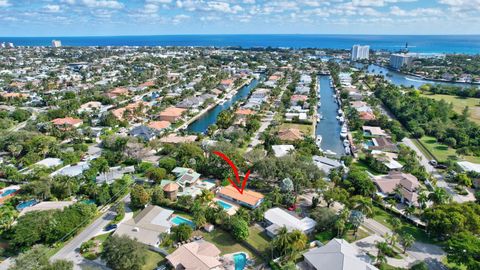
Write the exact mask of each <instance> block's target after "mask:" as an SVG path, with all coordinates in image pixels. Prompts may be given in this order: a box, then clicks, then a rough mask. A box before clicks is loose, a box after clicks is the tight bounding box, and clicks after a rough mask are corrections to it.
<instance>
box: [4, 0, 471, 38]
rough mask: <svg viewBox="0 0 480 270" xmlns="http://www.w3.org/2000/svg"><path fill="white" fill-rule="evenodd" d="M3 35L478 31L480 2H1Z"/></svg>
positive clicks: (394, 0) (243, 0) (6, 0)
mask: <svg viewBox="0 0 480 270" xmlns="http://www.w3.org/2000/svg"><path fill="white" fill-rule="evenodd" d="M0 25H2V26H1V27H0V36H10V37H19V36H21V37H28V36H31V37H40V36H58V37H61V36H118V35H122V36H125V35H177V34H178V35H182V34H372V35H375V34H378V35H384V34H390V35H422V34H425V35H442V34H445V35H448V34H466V35H468V34H480V0H350V1H347V0H297V1H291V0H270V1H265V0H216V1H208V0H131V1H126V0H0Z"/></svg>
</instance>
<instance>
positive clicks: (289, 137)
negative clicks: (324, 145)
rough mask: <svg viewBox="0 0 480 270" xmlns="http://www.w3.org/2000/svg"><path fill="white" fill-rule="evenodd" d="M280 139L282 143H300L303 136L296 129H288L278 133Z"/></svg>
mask: <svg viewBox="0 0 480 270" xmlns="http://www.w3.org/2000/svg"><path fill="white" fill-rule="evenodd" d="M278 138H279V139H280V140H281V141H290V142H291V141H299V140H303V134H302V132H301V131H300V130H298V129H296V128H286V129H281V130H280V131H278Z"/></svg>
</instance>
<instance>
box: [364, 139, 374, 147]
mask: <svg viewBox="0 0 480 270" xmlns="http://www.w3.org/2000/svg"><path fill="white" fill-rule="evenodd" d="M365 145H366V146H367V147H372V146H375V143H374V142H373V141H372V140H368V141H366V142H365Z"/></svg>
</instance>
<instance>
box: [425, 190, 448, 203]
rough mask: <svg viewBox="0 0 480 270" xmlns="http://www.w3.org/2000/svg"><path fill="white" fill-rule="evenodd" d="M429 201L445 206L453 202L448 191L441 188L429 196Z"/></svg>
mask: <svg viewBox="0 0 480 270" xmlns="http://www.w3.org/2000/svg"><path fill="white" fill-rule="evenodd" d="M428 199H430V200H431V201H432V202H433V203H434V204H445V203H447V202H449V201H450V200H451V198H450V195H449V194H448V193H447V191H446V190H445V189H443V188H439V187H436V188H435V189H434V190H433V192H432V193H430V194H428Z"/></svg>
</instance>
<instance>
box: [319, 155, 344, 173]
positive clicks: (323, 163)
mask: <svg viewBox="0 0 480 270" xmlns="http://www.w3.org/2000/svg"><path fill="white" fill-rule="evenodd" d="M312 159H313V162H314V163H315V165H317V167H318V168H319V169H320V170H321V171H323V172H324V173H326V174H329V173H330V171H331V170H332V169H335V168H339V167H341V166H342V164H341V163H340V162H338V161H337V160H335V159H331V158H327V157H321V156H313V157H312Z"/></svg>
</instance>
